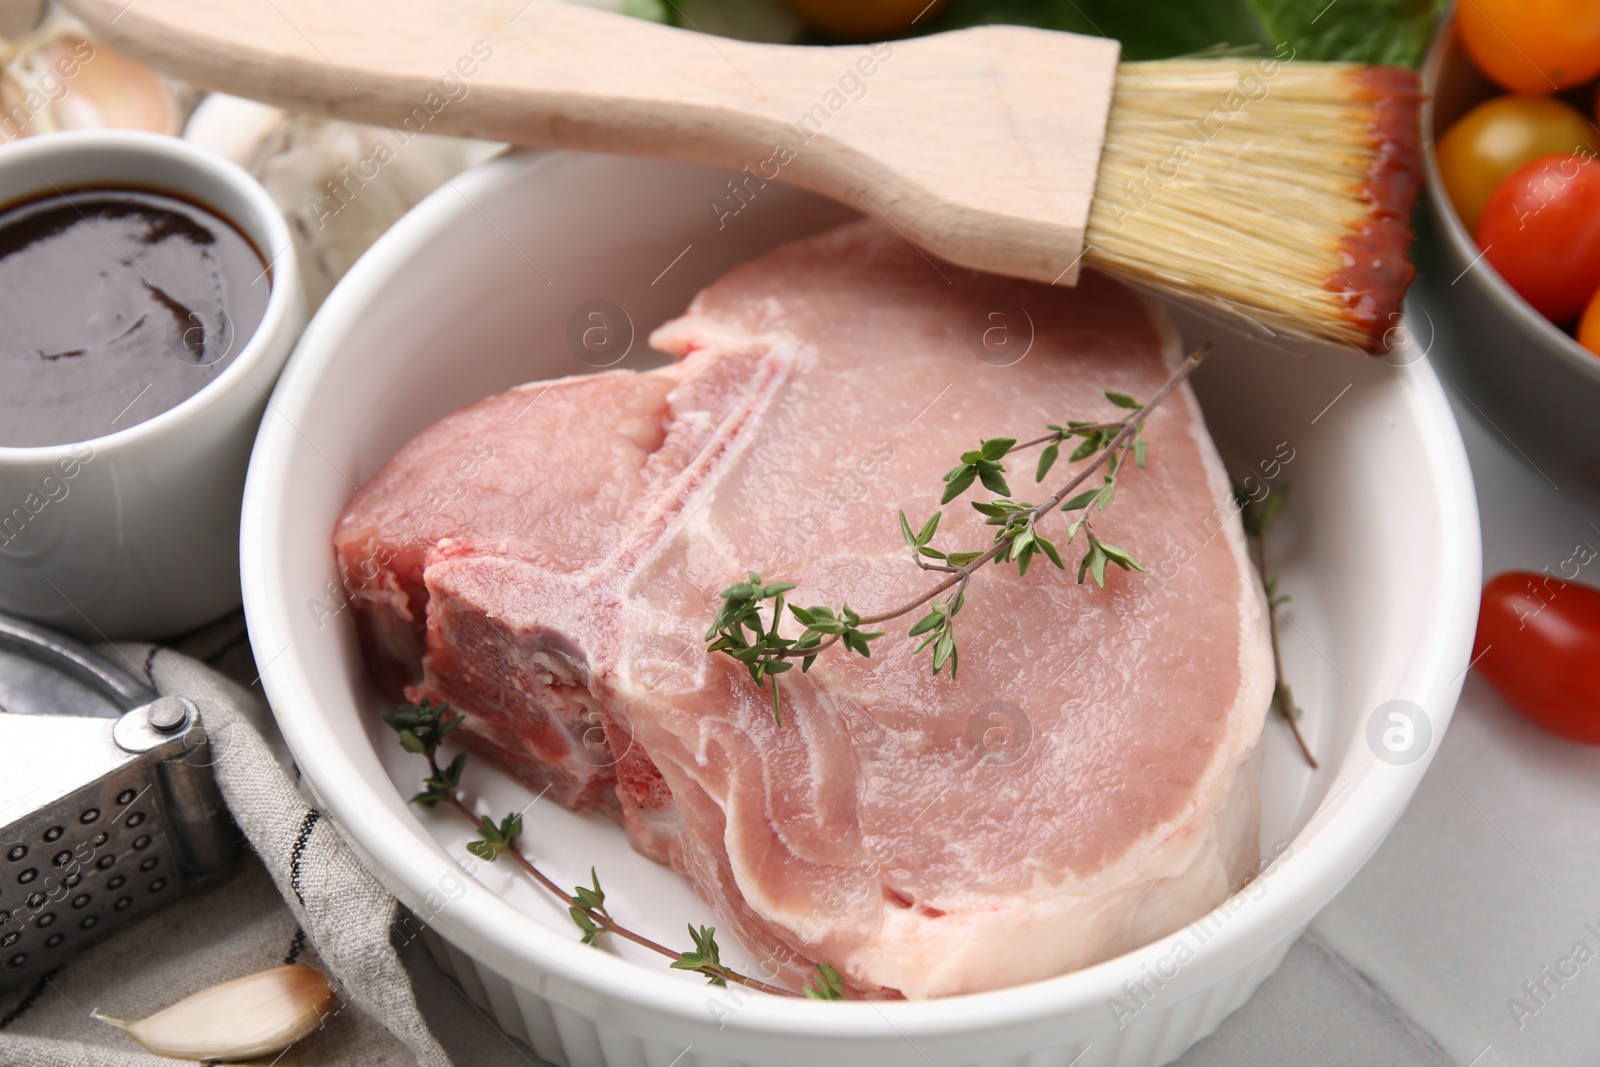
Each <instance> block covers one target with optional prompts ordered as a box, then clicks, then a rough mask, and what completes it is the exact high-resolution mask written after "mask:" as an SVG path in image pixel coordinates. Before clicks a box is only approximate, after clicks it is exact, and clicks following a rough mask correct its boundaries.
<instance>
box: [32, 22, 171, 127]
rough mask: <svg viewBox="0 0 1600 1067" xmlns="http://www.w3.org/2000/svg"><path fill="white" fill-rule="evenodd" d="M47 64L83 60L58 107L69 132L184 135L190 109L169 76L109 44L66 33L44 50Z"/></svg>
mask: <svg viewBox="0 0 1600 1067" xmlns="http://www.w3.org/2000/svg"><path fill="white" fill-rule="evenodd" d="M40 51H41V53H42V55H41V56H40V58H41V60H42V61H43V62H44V64H46V65H48V66H51V67H55V68H56V69H60V65H61V64H66V63H70V58H71V57H80V56H83V55H88V56H90V58H89V59H87V60H85V61H83V62H82V63H81V64H80V66H79V68H78V74H77V77H75V78H73V79H72V80H71V82H70V83H69V87H70V88H69V91H68V92H67V93H66V95H64V96H63V97H62V98H61V99H60V100H58V101H56V103H55V106H54V111H55V118H56V122H57V124H58V126H59V127H60V128H61V129H64V130H92V129H110V130H148V131H149V132H151V133H168V134H174V135H176V134H178V133H180V132H182V130H183V122H184V119H185V117H186V115H185V114H184V111H185V110H186V109H185V108H184V107H183V106H182V104H181V103H180V101H179V100H178V99H177V94H175V93H174V92H173V90H172V88H171V86H169V85H168V83H167V81H166V79H165V78H163V77H161V75H159V74H157V73H156V72H155V71H153V70H150V69H149V68H148V67H142V66H140V65H139V64H137V63H135V62H134V61H133V60H131V59H129V58H127V57H126V56H124V55H122V54H121V53H120V52H113V51H112V50H111V49H109V48H107V47H106V46H105V45H103V44H90V43H89V42H88V41H85V40H82V39H81V38H76V37H72V36H62V37H58V38H56V39H55V40H54V41H51V42H50V44H48V45H46V46H45V47H44V48H43V49H41V50H40Z"/></svg>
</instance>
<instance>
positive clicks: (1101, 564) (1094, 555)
mask: <svg viewBox="0 0 1600 1067" xmlns="http://www.w3.org/2000/svg"><path fill="white" fill-rule="evenodd" d="M1085 573H1089V574H1093V575H1094V580H1095V584H1097V585H1099V586H1100V588H1102V589H1104V588H1105V585H1106V554H1105V553H1104V552H1103V551H1101V549H1100V542H1099V541H1095V540H1092V539H1091V540H1090V542H1089V550H1088V551H1087V552H1085V553H1084V554H1083V559H1081V560H1079V561H1078V584H1079V585H1082V584H1083V576H1084V574H1085Z"/></svg>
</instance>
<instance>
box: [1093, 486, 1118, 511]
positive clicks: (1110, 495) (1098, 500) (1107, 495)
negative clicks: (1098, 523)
mask: <svg viewBox="0 0 1600 1067" xmlns="http://www.w3.org/2000/svg"><path fill="white" fill-rule="evenodd" d="M1116 495H1117V483H1116V482H1115V481H1114V480H1112V479H1111V478H1107V479H1106V484H1105V485H1104V486H1103V487H1102V488H1101V489H1100V491H1099V492H1097V493H1096V494H1095V501H1094V506H1095V508H1096V509H1097V510H1099V511H1104V510H1105V509H1106V508H1109V507H1110V506H1111V501H1112V500H1114V499H1115V498H1116Z"/></svg>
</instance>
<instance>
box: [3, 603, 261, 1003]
mask: <svg viewBox="0 0 1600 1067" xmlns="http://www.w3.org/2000/svg"><path fill="white" fill-rule="evenodd" d="M213 761H214V755H213V752H212V746H211V745H210V744H209V743H208V740H207V737H206V731H205V727H204V725H203V724H202V723H201V721H200V712H199V709H198V708H196V706H195V705H194V703H193V702H192V701H190V700H188V699H187V698H185V697H182V696H172V695H169V696H160V697H158V696H157V695H156V694H155V692H153V691H152V690H151V689H150V688H149V686H147V685H146V684H145V683H144V682H143V681H141V680H140V679H138V678H137V677H136V676H135V675H134V674H133V673H132V671H131V669H129V668H127V667H126V666H125V665H118V664H117V663H116V662H114V661H113V660H112V659H108V658H106V657H103V656H100V655H97V654H96V653H95V652H93V651H91V650H90V649H88V648H85V647H83V646H81V645H78V644H76V643H75V642H73V641H71V640H69V639H67V638H65V637H62V636H60V635H59V634H55V633H52V632H51V631H49V630H45V629H43V628H41V627H38V626H34V625H33V624H31V623H26V622H22V621H20V620H17V619H13V618H11V617H9V616H5V615H0V989H5V988H9V987H12V986H16V985H22V984H25V983H28V982H31V981H37V980H38V979H39V977H40V976H42V975H46V974H48V973H49V972H50V971H52V970H54V969H55V968H56V967H58V966H60V965H61V964H62V963H64V962H66V960H67V959H68V958H69V957H71V956H72V955H74V954H75V953H77V952H79V951H81V950H82V949H84V948H86V947H88V946H89V945H91V944H93V943H94V942H95V941H98V940H100V939H101V938H103V937H105V936H106V935H107V934H110V933H112V932H114V931H116V930H119V929H121V928H122V927H123V926H125V925H127V924H128V923H131V922H133V921H135V920H137V919H139V918H141V917H143V916H144V915H147V914H149V913H150V912H152V911H154V910H156V909H157V908H160V907H161V906H162V905H164V904H166V903H168V902H170V901H172V900H174V899H176V898H177V897H178V896H180V895H181V894H182V893H183V892H184V891H185V890H187V889H192V888H197V887H201V886H204V885H206V884H209V883H213V882H216V881H220V880H222V879H223V878H224V877H225V876H226V875H227V873H228V871H229V869H230V868H231V866H232V861H233V859H234V856H235V854H236V852H237V848H238V840H239V833H238V831H237V830H236V829H235V828H234V827H233V824H232V822H231V820H230V819H229V818H228V813H227V809H226V807H225V806H224V805H223V802H222V796H221V794H220V793H219V792H218V791H217V785H216V781H215V779H214V777H213V775H212V770H211V764H212V762H213Z"/></svg>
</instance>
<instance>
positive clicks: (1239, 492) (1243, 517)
mask: <svg viewBox="0 0 1600 1067" xmlns="http://www.w3.org/2000/svg"><path fill="white" fill-rule="evenodd" d="M1290 486H1291V483H1289V482H1285V483H1284V484H1283V485H1281V486H1278V487H1277V488H1276V489H1269V490H1267V493H1266V495H1265V496H1263V497H1262V498H1261V499H1260V500H1254V499H1252V498H1251V497H1250V495H1249V494H1248V493H1246V492H1245V491H1244V489H1242V488H1241V487H1239V486H1235V487H1234V490H1233V495H1234V499H1235V500H1236V501H1237V502H1238V505H1239V518H1240V521H1241V522H1243V524H1244V532H1245V533H1246V534H1248V535H1249V538H1250V544H1251V546H1252V547H1253V548H1254V550H1255V565H1256V571H1257V572H1258V573H1259V574H1260V575H1261V583H1262V585H1263V586H1264V588H1265V590H1266V594H1267V635H1268V638H1269V640H1270V641H1271V644H1272V677H1273V683H1272V705H1271V710H1272V711H1275V712H1277V713H1278V714H1279V715H1281V716H1282V717H1283V720H1284V721H1285V722H1287V723H1288V724H1289V731H1290V732H1291V733H1293V734H1294V739H1295V743H1296V744H1298V745H1299V746H1300V753H1301V755H1303V756H1305V758H1306V762H1307V763H1309V764H1311V769H1312V770H1316V769H1317V767H1318V763H1317V758H1316V757H1315V756H1313V755H1312V754H1311V746H1310V745H1308V744H1306V739H1305V735H1303V734H1302V733H1301V732H1300V716H1301V715H1302V714H1303V711H1302V709H1301V708H1300V707H1299V706H1298V705H1296V704H1295V702H1294V693H1293V692H1292V691H1291V690H1290V689H1289V683H1288V682H1286V681H1284V677H1283V657H1282V655H1281V654H1280V653H1279V652H1278V609H1279V608H1281V607H1283V605H1285V604H1287V603H1288V602H1289V595H1288V594H1287V593H1280V592H1279V591H1278V580H1277V579H1276V578H1269V577H1268V576H1267V533H1268V532H1269V531H1270V530H1271V529H1272V527H1273V526H1274V525H1275V524H1276V523H1277V521H1278V519H1279V518H1280V517H1281V516H1282V515H1283V509H1284V507H1285V506H1287V505H1288V503H1289V489H1290Z"/></svg>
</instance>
